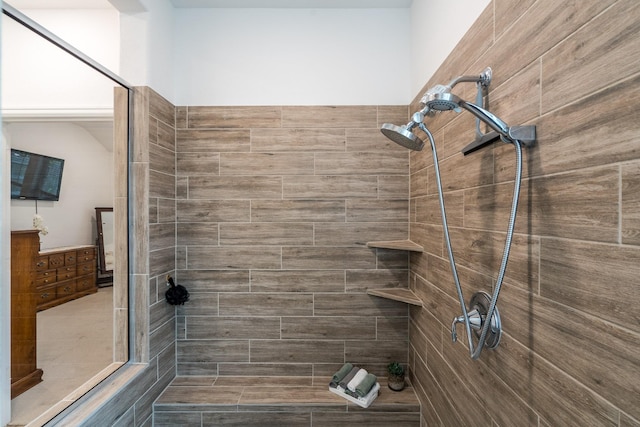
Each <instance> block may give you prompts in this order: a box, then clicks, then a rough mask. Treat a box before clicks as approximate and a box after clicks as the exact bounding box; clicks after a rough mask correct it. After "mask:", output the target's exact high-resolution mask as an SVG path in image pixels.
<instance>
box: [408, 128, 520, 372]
mask: <svg viewBox="0 0 640 427" xmlns="http://www.w3.org/2000/svg"><path fill="white" fill-rule="evenodd" d="M419 127H420V129H421V130H422V131H423V132H424V133H426V134H427V136H428V137H429V142H430V143H431V152H432V153H433V167H434V170H435V174H436V184H437V187H438V198H439V199H440V212H441V214H442V225H443V228H444V236H445V241H446V244H447V252H448V256H449V263H450V264H451V272H452V274H453V281H454V282H455V285H456V291H457V293H458V299H459V302H460V307H461V309H462V316H463V318H464V326H465V331H466V333H467V339H468V341H469V354H470V355H471V358H472V359H473V360H477V359H478V358H479V357H480V353H482V348H483V347H484V343H485V341H486V339H487V334H488V332H489V328H490V327H491V319H492V317H493V313H494V311H495V308H496V305H497V303H498V296H499V295H500V288H501V287H502V282H503V280H504V274H505V272H506V270H507V262H508V260H509V252H510V250H511V241H512V239H513V230H514V228H515V223H516V213H517V211H518V200H519V198H520V182H521V179H522V147H521V146H520V141H518V140H513V141H508V142H512V143H513V145H514V147H515V149H516V177H515V183H514V188H513V201H512V203H511V215H510V217H509V226H508V229H507V237H506V239H505V245H504V251H503V254H502V262H501V264H500V270H499V272H498V278H497V280H496V285H495V287H494V291H493V296H492V298H491V302H490V304H489V310H488V311H487V314H486V316H485V320H484V322H483V326H482V332H481V333H480V338H479V339H478V345H477V346H476V347H475V348H474V345H473V338H472V335H471V324H470V322H469V314H468V312H467V306H466V305H465V302H464V296H463V294H462V288H461V286H460V279H459V278H458V270H457V268H456V263H455V259H454V256H453V250H452V248H451V239H450V237H449V227H448V225H447V215H446V210H445V206H444V196H443V194H442V182H441V180H440V166H439V164H438V154H437V152H436V144H435V142H434V139H433V135H432V134H431V132H430V131H429V129H427V127H426V126H425V125H424V124H423V123H420V124H419Z"/></svg>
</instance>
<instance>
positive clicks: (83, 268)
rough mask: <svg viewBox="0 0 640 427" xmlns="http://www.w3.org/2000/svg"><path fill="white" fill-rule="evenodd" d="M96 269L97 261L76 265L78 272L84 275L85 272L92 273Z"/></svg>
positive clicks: (79, 274)
mask: <svg viewBox="0 0 640 427" xmlns="http://www.w3.org/2000/svg"><path fill="white" fill-rule="evenodd" d="M94 271H96V269H95V263H93V262H84V263H82V264H78V265H77V266H76V274H77V275H78V276H82V275H85V274H92V273H93V272H94Z"/></svg>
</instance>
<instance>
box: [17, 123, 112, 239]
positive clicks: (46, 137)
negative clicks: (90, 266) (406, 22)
mask: <svg viewBox="0 0 640 427" xmlns="http://www.w3.org/2000/svg"><path fill="white" fill-rule="evenodd" d="M5 129H6V132H7V133H8V135H9V140H10V143H11V148H17V149H20V150H25V151H30V152H34V153H38V154H44V155H47V156H52V157H58V158H62V159H64V161H65V162H64V171H63V173H62V184H61V187H60V200H59V201H57V202H51V201H48V202H45V201H39V202H38V213H39V214H40V215H41V216H42V217H43V218H44V222H45V225H47V227H48V228H49V234H47V235H46V236H41V238H40V241H41V249H49V248H55V247H61V246H71V245H91V244H95V236H96V226H95V208H96V207H101V206H113V197H114V193H113V152H110V151H107V149H106V148H105V147H104V145H102V144H100V143H99V142H98V141H96V140H95V139H94V138H93V137H92V136H91V135H90V134H89V133H88V132H87V131H86V130H84V129H83V128H81V127H79V126H77V125H75V124H72V123H53V122H52V123H11V124H5ZM7 199H8V196H7ZM34 214H35V201H33V200H11V229H12V230H28V229H33V215H34Z"/></svg>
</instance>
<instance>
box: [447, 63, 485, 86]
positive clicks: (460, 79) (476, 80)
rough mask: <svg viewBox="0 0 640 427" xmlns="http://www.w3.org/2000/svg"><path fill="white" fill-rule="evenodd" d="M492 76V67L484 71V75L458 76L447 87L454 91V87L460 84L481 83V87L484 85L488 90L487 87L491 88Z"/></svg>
mask: <svg viewBox="0 0 640 427" xmlns="http://www.w3.org/2000/svg"><path fill="white" fill-rule="evenodd" d="M491 76H492V71H491V67H487V68H485V69H484V71H483V72H482V73H480V75H479V76H478V75H476V76H458V77H456V78H454V79H453V80H451V81H450V82H449V84H448V85H447V86H448V87H449V88H451V89H453V87H454V86H455V85H457V84H458V83H463V82H467V83H479V84H480V85H482V87H483V88H486V87H489V84H490V83H491Z"/></svg>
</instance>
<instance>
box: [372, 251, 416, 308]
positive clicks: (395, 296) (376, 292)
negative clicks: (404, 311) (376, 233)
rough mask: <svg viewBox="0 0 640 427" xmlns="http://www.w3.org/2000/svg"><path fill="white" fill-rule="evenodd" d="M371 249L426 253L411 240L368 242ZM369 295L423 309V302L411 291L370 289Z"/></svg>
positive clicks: (402, 289)
mask: <svg viewBox="0 0 640 427" xmlns="http://www.w3.org/2000/svg"><path fill="white" fill-rule="evenodd" d="M367 246H368V247H370V248H381V249H396V250H400V251H409V252H424V248H423V247H422V246H420V245H419V244H417V243H414V242H412V241H411V240H380V241H377V242H367ZM367 294H369V295H373V296H376V297H380V298H386V299H390V300H394V301H400V302H404V303H407V304H411V305H417V306H419V307H422V300H421V299H420V298H418V296H417V295H416V294H414V293H413V291H412V290H410V289H405V288H383V289H369V290H367Z"/></svg>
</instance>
